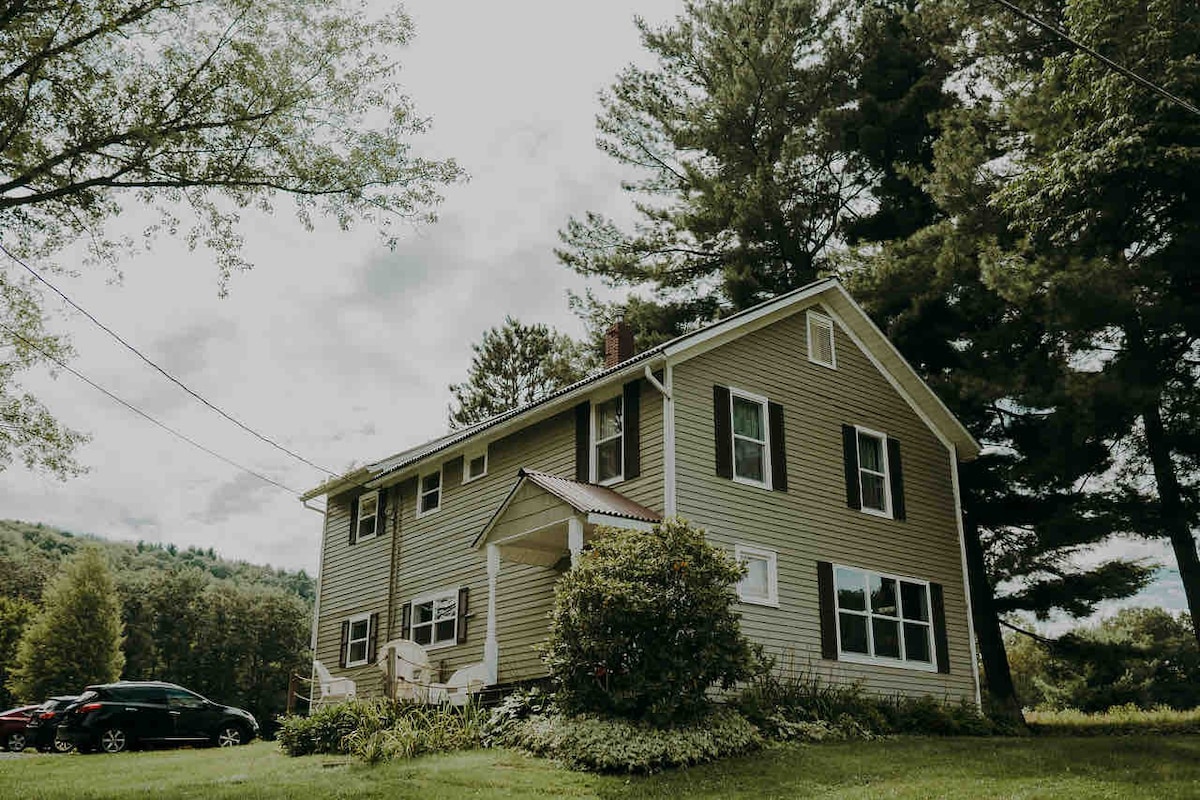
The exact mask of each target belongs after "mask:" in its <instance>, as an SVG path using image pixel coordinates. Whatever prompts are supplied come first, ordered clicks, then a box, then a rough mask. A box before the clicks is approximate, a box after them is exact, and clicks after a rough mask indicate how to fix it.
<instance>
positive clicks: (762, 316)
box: [301, 278, 980, 500]
mask: <svg viewBox="0 0 1200 800" xmlns="http://www.w3.org/2000/svg"><path fill="white" fill-rule="evenodd" d="M815 301H820V302H821V303H823V304H824V305H825V306H826V308H828V309H829V310H830V311H831V312H833V313H834V315H835V317H836V318H837V320H838V321H839V322H840V323H841V324H842V327H843V330H845V331H846V333H847V334H849V336H850V337H851V338H852V339H853V340H854V341H855V342H856V343H857V344H858V345H859V346H860V347H861V348H862V349H863V352H865V353H866V355H867V357H868V358H869V359H870V360H871V361H872V362H874V363H875V365H876V366H877V367H878V368H879V369H880V371H881V372H882V373H883V375H884V377H885V378H887V380H888V382H889V383H891V384H892V386H893V387H894V388H895V389H896V391H897V392H899V394H900V395H901V396H902V397H903V398H904V399H905V400H906V401H907V402H908V404H909V405H910V406H911V407H912V408H913V410H914V411H915V412H916V413H917V415H918V416H920V417H921V419H923V420H924V421H925V422H926V424H928V425H929V427H930V428H931V429H932V430H933V431H934V432H935V433H936V434H937V435H938V437H939V438H941V439H942V441H943V442H945V443H946V444H948V445H951V446H953V448H954V450H955V452H956V453H957V456H958V458H959V459H960V460H962V461H971V460H973V459H975V458H976V457H977V456H978V455H979V451H980V446H979V443H978V442H976V441H975V439H974V437H972V436H971V434H970V432H969V431H967V429H966V428H965V427H963V425H962V423H961V422H959V421H958V418H957V417H955V416H954V414H952V413H951V412H950V409H948V408H947V407H946V405H945V404H944V403H943V402H942V401H941V400H940V399H939V398H938V396H937V395H936V394H934V392H933V390H932V389H930V388H929V386H928V385H927V384H926V383H925V381H923V380H922V379H921V377H920V376H919V375H917V373H916V371H915V370H913V368H912V367H911V366H910V365H909V363H908V362H907V361H905V359H904V357H903V356H902V355H900V351H899V350H897V349H896V347H895V345H893V344H892V343H891V341H889V340H888V338H887V337H886V336H884V334H883V332H882V331H880V330H879V328H878V327H877V326H876V325H875V323H874V322H872V321H871V319H870V317H868V316H867V314H866V312H865V311H863V310H862V307H861V306H859V305H858V303H856V302H854V299H853V298H852V297H851V296H850V293H849V292H847V291H846V289H845V287H844V286H842V284H841V283H840V282H839V281H838V280H837V279H836V278H825V279H822V280H819V281H814V282H813V283H810V284H807V285H806V286H801V287H800V288H798V289H793V290H792V291H790V292H787V293H785V294H781V295H779V296H778V297H776V298H774V299H771V300H768V301H766V302H764V303H760V304H758V305H757V306H754V307H753V308H748V309H746V310H744V311H740V312H738V313H736V314H731V315H730V316H728V317H725V318H724V319H721V320H719V321H717V322H714V323H712V324H711V325H706V326H704V327H702V328H699V329H697V330H695V331H692V332H690V333H685V334H683V335H682V336H679V337H676V338H675V339H672V340H670V341H668V342H664V343H663V344H660V345H658V346H656V347H651V348H649V349H648V350H645V351H643V352H641V353H638V354H637V355H635V356H633V357H632V358H629V359H627V360H625V361H623V362H621V363H620V364H617V365H616V366H615V367H611V368H609V369H606V370H602V371H601V372H598V373H596V374H594V375H590V376H588V377H587V378H584V379H583V380H581V381H578V382H576V383H573V384H571V385H570V386H567V387H565V388H563V389H560V390H558V391H557V392H554V393H553V394H550V395H547V396H546V397H544V398H542V399H541V400H538V401H536V402H534V403H529V404H527V405H524V406H521V407H519V408H515V409H513V410H511V411H506V412H505V413H503V414H498V415H496V416H494V417H492V418H491V419H488V420H484V421H483V422H480V423H478V424H476V425H472V426H470V427H468V428H464V429H462V430H459V431H454V432H452V433H450V434H447V435H446V436H442V437H439V438H437V439H434V440H432V441H429V442H426V443H425V444H422V445H419V446H417V447H413V448H410V449H408V450H405V451H403V452H400V453H397V454H395V455H393V456H389V457H388V458H385V459H383V460H380V461H377V462H375V463H372V464H368V465H367V466H365V467H360V468H358V469H356V470H354V471H353V472H350V473H347V474H346V475H342V476H339V477H336V478H332V479H330V480H328V481H325V482H324V483H322V484H321V485H320V486H316V487H314V488H312V489H310V490H309V491H307V492H305V493H304V495H303V496H302V498H301V499H302V500H310V499H312V498H314V497H317V496H319V495H322V494H337V493H338V492H341V491H345V490H347V489H350V488H353V487H355V486H366V487H368V488H375V487H377V486H380V485H383V484H386V483H390V482H391V480H390V476H394V475H395V474H396V473H398V472H405V471H408V470H409V468H410V467H414V466H416V465H417V464H419V463H420V462H422V461H424V460H425V459H427V458H430V457H431V456H434V455H437V454H439V453H444V452H446V451H450V450H454V449H457V448H458V447H459V445H464V446H465V445H466V444H467V443H468V442H469V441H470V440H472V439H475V438H476V437H479V436H480V435H481V434H483V433H485V432H490V436H491V437H493V438H494V437H498V436H500V435H502V434H504V433H507V432H509V431H511V430H513V429H515V428H522V427H525V426H527V425H529V424H532V423H533V422H535V421H537V420H539V419H543V418H545V417H548V416H551V415H553V414H557V413H559V412H561V411H562V410H564V409H566V408H569V407H570V406H571V405H573V404H574V403H576V402H579V401H580V400H581V399H584V398H586V396H587V395H588V394H590V393H591V392H593V391H595V390H596V389H599V388H602V387H603V386H605V385H606V384H610V383H619V382H623V381H624V380H626V379H628V378H629V377H631V376H633V375H640V374H641V373H642V372H643V371H644V370H648V369H650V368H651V366H653V365H659V364H661V363H663V362H665V361H668V360H669V361H670V362H671V363H673V364H674V363H679V362H680V361H685V360H687V359H688V358H692V357H694V356H696V355H700V354H701V353H704V352H707V351H708V350H711V349H713V348H715V347H719V346H720V345H722V344H724V343H725V342H727V341H730V340H732V339H736V338H738V337H740V336H744V335H746V334H748V333H751V332H752V331H755V330H758V329H759V328H762V327H765V326H767V325H770V324H771V323H773V322H775V321H777V320H779V319H782V318H784V317H786V316H789V315H790V314H792V313H795V311H796V310H798V309H796V308H795V307H796V306H798V305H800V304H802V303H808V304H811V303H812V302H815ZM481 438H482V437H481Z"/></svg>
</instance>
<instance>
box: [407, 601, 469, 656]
mask: <svg viewBox="0 0 1200 800" xmlns="http://www.w3.org/2000/svg"><path fill="white" fill-rule="evenodd" d="M411 613H412V617H411V620H412V621H411V625H412V633H411V636H412V640H413V641H414V642H416V643H417V644H420V645H425V646H426V647H436V646H439V645H449V644H454V643H455V642H457V641H458V592H455V591H449V592H439V593H437V594H428V595H424V596H422V597H418V598H416V599H414V600H413V601H412V612H411Z"/></svg>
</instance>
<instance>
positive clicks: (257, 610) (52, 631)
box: [0, 522, 314, 723]
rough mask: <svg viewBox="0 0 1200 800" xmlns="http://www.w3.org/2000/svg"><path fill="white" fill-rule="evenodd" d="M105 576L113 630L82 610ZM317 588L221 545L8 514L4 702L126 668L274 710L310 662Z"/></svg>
mask: <svg viewBox="0 0 1200 800" xmlns="http://www.w3.org/2000/svg"><path fill="white" fill-rule="evenodd" d="M85 554H90V557H85ZM84 562H86V565H85V564H84ZM97 586H99V587H103V589H102V591H103V592H104V593H108V594H111V596H112V598H113V599H114V600H115V602H113V603H112V616H113V617H114V620H115V621H114V622H113V625H114V626H115V627H114V630H116V631H117V632H118V633H117V635H116V636H115V637H113V636H107V639H106V634H105V632H104V631H105V629H106V624H107V621H106V620H104V619H101V618H100V617H97V618H96V619H90V617H89V622H88V623H87V624H84V625H80V624H79V623H78V622H77V621H75V620H74V619H73V618H75V617H78V616H79V615H80V612H79V611H78V610H77V609H74V607H73V606H72V604H73V603H75V604H78V603H79V602H80V599H79V598H80V596H81V595H82V596H86V595H87V593H88V592H92V593H95V592H96V591H97V589H96V587H97ZM313 590H314V586H313V581H312V580H311V579H310V578H309V577H308V576H307V575H306V574H304V573H303V572H288V571H286V570H273V569H270V568H266V567H259V566H256V565H252V564H246V563H244V562H231V561H225V560H223V559H220V558H219V557H217V556H216V555H215V553H213V552H212V551H211V550H204V551H202V550H199V549H196V548H188V549H186V550H179V549H177V548H174V547H173V546H168V547H165V548H164V547H161V546H158V545H145V544H138V545H130V544H125V543H119V542H106V541H104V540H101V539H97V538H94V537H90V536H89V537H84V536H74V535H72V534H69V533H65V532H63V531H58V530H54V529H52V528H48V527H45V526H39V525H29V524H25V523H13V522H4V523H0V706H6V707H7V706H9V705H13V704H15V703H17V702H24V701H29V702H36V701H38V700H42V699H44V698H45V697H48V696H51V695H54V694H71V693H75V692H77V691H79V690H80V689H81V688H82V685H75V684H76V683H79V682H80V681H82V682H84V683H87V682H100V681H106V680H113V679H115V678H116V677H120V678H123V679H127V680H163V681H171V682H173V683H178V684H181V685H183V686H187V687H188V688H190V689H193V690H195V691H197V692H199V693H201V694H203V695H205V696H208V697H210V698H211V699H213V700H216V701H218V702H222V703H227V704H231V705H236V706H240V707H242V708H245V709H247V710H248V711H251V712H252V713H253V714H254V715H255V716H256V717H257V718H258V719H259V721H260V722H264V723H266V722H269V721H270V719H271V718H272V717H273V716H274V715H275V714H278V713H280V712H282V711H283V710H284V708H285V706H286V702H287V688H288V680H289V677H290V676H291V674H293V673H295V672H299V673H301V674H305V673H307V671H308V665H309V662H310V655H309V653H308V645H309V631H310V620H311V614H312V602H311V598H312V595H313ZM96 604H97V603H96V602H95V600H94V599H93V600H91V601H89V603H88V605H89V606H94V605H96ZM87 613H88V614H89V615H91V614H92V612H91V610H90V609H89V611H88V612H87ZM101 616H103V615H101ZM58 639H62V641H56V640H58ZM92 639H97V640H98V641H92ZM106 647H108V648H110V649H111V650H112V652H110V653H108V654H107V655H108V656H111V658H107V657H106V658H96V659H93V661H94V662H95V664H96V666H93V667H90V669H91V671H92V672H94V673H95V674H94V675H92V674H90V673H89V674H87V675H86V676H84V673H85V672H87V669H88V668H83V667H81V665H80V664H79V663H78V662H80V661H86V660H87V659H88V658H89V657H90V656H88V655H86V654H90V653H93V652H101V651H104V649H105V648H106ZM81 669H83V671H82V672H81ZM114 673H115V674H114Z"/></svg>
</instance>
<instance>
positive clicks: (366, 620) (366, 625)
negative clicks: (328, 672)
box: [346, 614, 371, 667]
mask: <svg viewBox="0 0 1200 800" xmlns="http://www.w3.org/2000/svg"><path fill="white" fill-rule="evenodd" d="M370 639H371V615H370V614H359V615H358V616H356V617H351V618H350V632H349V634H348V635H347V638H346V666H347V667H360V666H362V665H363V664H366V663H367V651H368V649H369V647H368V644H369V642H370Z"/></svg>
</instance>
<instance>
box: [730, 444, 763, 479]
mask: <svg viewBox="0 0 1200 800" xmlns="http://www.w3.org/2000/svg"><path fill="white" fill-rule="evenodd" d="M764 452H765V451H764V449H763V446H762V445H761V444H759V443H758V442H751V441H749V440H747V439H738V438H737V437H734V439H733V474H734V475H737V476H738V477H739V478H748V479H750V480H752V481H762V480H765V478H764V476H765V474H766V470H764V469H763V460H764V459H763V455H764Z"/></svg>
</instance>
